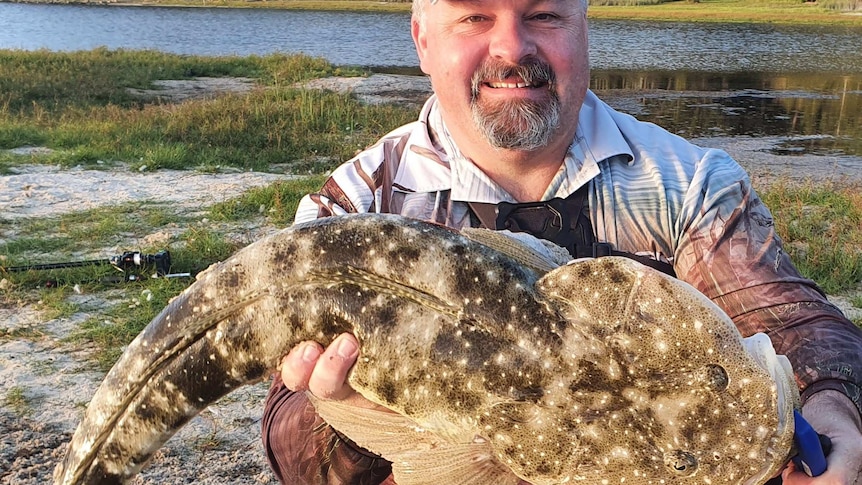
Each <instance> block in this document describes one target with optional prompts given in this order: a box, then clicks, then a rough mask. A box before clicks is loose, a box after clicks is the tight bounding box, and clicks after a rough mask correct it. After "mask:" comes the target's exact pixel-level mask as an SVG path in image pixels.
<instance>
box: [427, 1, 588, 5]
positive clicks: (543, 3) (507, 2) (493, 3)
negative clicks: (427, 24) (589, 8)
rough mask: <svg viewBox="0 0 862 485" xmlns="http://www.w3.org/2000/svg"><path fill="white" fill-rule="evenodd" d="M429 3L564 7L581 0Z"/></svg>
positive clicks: (576, 3) (436, 2)
mask: <svg viewBox="0 0 862 485" xmlns="http://www.w3.org/2000/svg"><path fill="white" fill-rule="evenodd" d="M428 3H430V4H431V5H435V4H438V3H439V4H449V5H452V6H456V7H457V6H462V7H467V6H473V7H480V6H481V7H494V6H504V5H510V6H521V7H532V6H536V5H545V6H558V7H562V6H565V5H569V4H571V5H578V4H580V3H582V2H581V0H428Z"/></svg>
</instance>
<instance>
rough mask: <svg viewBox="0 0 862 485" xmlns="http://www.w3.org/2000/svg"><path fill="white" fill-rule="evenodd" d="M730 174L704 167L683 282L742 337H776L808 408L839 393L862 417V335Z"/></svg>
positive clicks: (696, 188) (681, 269)
mask: <svg viewBox="0 0 862 485" xmlns="http://www.w3.org/2000/svg"><path fill="white" fill-rule="evenodd" d="M718 170H724V171H725V173H718ZM727 171H728V169H727V168H726V167H725V168H723V169H710V168H708V167H701V169H699V173H698V174H696V176H695V180H694V182H693V183H692V188H691V190H690V191H689V193H688V195H687V201H686V205H687V206H689V207H692V209H691V212H690V214H689V217H688V218H687V220H686V223H685V225H686V227H685V229H684V231H683V236H682V237H681V241H680V244H679V246H678V253H677V254H676V262H675V263H676V269H677V274H680V275H686V276H685V278H684V279H685V280H686V281H687V282H689V283H690V284H692V285H693V286H695V287H696V288H697V289H698V290H700V291H701V292H703V293H704V294H705V295H707V296H708V297H709V298H710V299H712V300H713V301H714V302H715V303H716V304H718V305H719V306H720V307H721V308H722V309H724V310H725V312H727V313H728V315H730V317H731V318H732V319H733V320H734V322H735V323H736V324H737V326H738V327H739V329H740V331H741V332H742V334H743V335H745V336H748V335H751V334H753V333H757V332H764V333H766V334H767V335H769V336H770V338H771V339H772V342H773V344H774V346H775V348H776V351H777V352H778V353H780V354H784V355H786V356H787V357H788V359H789V360H790V362H791V364H792V365H793V368H794V371H795V374H796V379H797V382H798V384H799V386H800V389H801V390H802V398H803V402H804V400H805V399H807V398H808V397H809V396H811V395H812V394H813V393H815V392H818V391H821V390H825V389H834V390H839V391H841V392H843V393H844V394H846V395H847V396H848V397H849V398H850V399H851V400H852V401H853V402H854V404H855V405H856V407H857V408H858V409H859V410H860V413H862V400H860V390H862V330H861V329H860V328H859V327H857V326H855V325H854V324H853V323H852V322H850V321H849V320H848V319H847V318H846V317H845V316H844V315H843V314H842V313H841V311H840V310H839V309H838V308H836V307H835V306H834V305H832V304H831V303H829V301H828V300H827V299H826V297H825V296H824V294H823V292H822V291H821V290H820V289H819V288H818V287H817V285H816V284H815V283H814V282H813V281H811V280H809V279H806V278H803V277H802V276H801V275H800V273H799V272H798V271H797V269H796V268H795V267H794V266H793V264H792V263H791V261H790V258H789V257H788V255H787V253H785V252H784V251H783V250H782V247H781V241H780V239H779V237H778V235H777V234H776V233H775V226H774V224H773V219H772V215H771V214H770V212H769V210H768V209H767V208H766V206H765V205H764V204H763V202H762V201H761V200H760V198H759V197H758V196H757V194H756V193H755V192H754V190H753V189H752V187H751V184H750V182H749V179H748V177H747V176H746V175H745V173H744V172H743V171H742V169H741V168H739V167H738V166H734V167H731V169H729V171H731V172H733V171H738V172H739V173H738V174H734V173H731V174H728V173H726V172H727ZM711 179H712V180H711ZM715 179H719V180H735V181H734V182H731V183H720V182H716V181H715ZM695 207H696V209H695Z"/></svg>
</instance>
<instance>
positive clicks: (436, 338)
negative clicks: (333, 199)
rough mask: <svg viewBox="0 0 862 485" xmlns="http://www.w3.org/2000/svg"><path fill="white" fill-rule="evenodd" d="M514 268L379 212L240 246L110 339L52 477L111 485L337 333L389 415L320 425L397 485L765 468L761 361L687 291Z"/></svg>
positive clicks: (611, 276)
mask: <svg viewBox="0 0 862 485" xmlns="http://www.w3.org/2000/svg"><path fill="white" fill-rule="evenodd" d="M509 253H510V254H517V253H515V252H509ZM522 259H523V258H520V259H519V258H516V257H513V256H510V255H509V254H506V253H505V252H500V251H498V250H496V249H492V248H490V247H488V246H486V245H483V244H480V243H478V242H475V241H473V240H471V239H468V238H466V237H464V236H463V235H461V234H459V233H457V232H454V231H451V230H449V229H446V228H443V227H440V226H435V225H431V224H428V223H424V222H420V221H414V220H408V219H404V218H401V217H399V216H384V215H369V214H364V215H351V216H345V217H338V218H329V219H323V220H319V221H315V222H312V223H308V224H303V225H298V226H294V227H292V228H289V229H286V230H284V231H282V232H280V233H278V234H275V235H273V236H271V237H268V238H266V239H263V240H261V241H258V242H256V243H254V244H252V245H250V246H248V247H247V248H245V249H243V250H241V251H240V252H238V253H237V254H236V255H235V256H233V257H231V258H230V259H228V260H227V261H225V262H223V263H220V264H217V265H214V266H213V267H212V268H210V269H208V270H207V271H206V272H205V273H204V274H202V275H201V276H200V277H199V280H198V281H197V282H196V283H194V284H193V285H192V286H190V287H189V288H188V289H187V290H186V291H185V292H184V293H183V294H182V295H180V296H179V297H177V298H176V299H174V300H173V301H172V302H171V303H170V305H169V306H168V307H167V308H166V309H165V310H164V311H163V312H162V313H161V314H160V315H159V316H157V317H156V318H155V320H154V321H153V322H152V323H151V324H150V325H149V326H148V327H147V328H146V329H145V330H144V332H143V333H142V334H141V335H140V336H139V337H138V338H137V339H136V340H135V341H134V342H133V343H132V344H131V345H130V346H129V348H128V350H127V351H126V352H125V353H124V355H123V356H122V357H121V359H120V360H119V362H118V363H117V364H116V365H115V367H114V369H112V370H111V372H110V373H109V374H108V376H107V377H106V379H105V381H104V383H103V384H102V386H101V387H100V389H99V390H98V391H97V393H96V395H95V396H94V398H93V400H92V402H91V404H90V406H89V408H88V410H87V413H86V416H85V417H84V420H83V422H82V423H81V425H80V426H79V428H78V431H77V432H76V433H75V436H74V438H73V440H72V443H71V445H70V447H69V449H68V452H67V456H66V458H65V460H64V462H63V463H61V464H60V465H59V466H58V469H57V471H56V473H55V475H56V477H55V479H56V483H58V484H69V483H122V482H124V481H125V480H127V479H128V478H130V477H131V476H133V475H134V474H136V473H137V472H138V471H139V470H140V468H141V467H142V466H143V465H144V464H145V463H146V461H147V460H148V459H149V458H150V457H151V455H152V454H153V453H154V452H155V451H156V450H157V449H158V448H159V447H160V446H161V444H162V443H164V441H166V440H167V439H168V438H169V437H170V436H171V435H172V434H173V433H174V432H175V431H176V430H177V429H179V428H180V427H181V426H182V425H183V424H184V423H186V422H187V421H188V420H189V419H190V418H191V417H192V416H194V415H195V414H197V413H198V412H199V411H200V410H202V409H203V408H205V407H206V406H207V405H208V404H210V403H212V402H214V401H215V400H217V399H218V398H219V397H221V396H223V395H225V394H227V393H228V392H230V391H231V390H233V389H235V388H237V387H239V386H242V385H245V384H248V383H251V382H256V381H259V380H260V379H262V378H265V377H267V376H268V375H269V373H270V372H271V371H272V370H273V369H274V368H275V367H276V365H277V364H278V362H279V360H280V358H281V357H282V356H283V355H284V354H285V353H286V351H287V350H289V349H290V348H291V347H292V346H293V345H294V344H296V343H298V342H299V341H301V340H308V339H314V340H317V341H319V342H321V343H324V344H326V343H328V342H330V341H331V340H332V338H333V337H335V336H336V335H338V334H339V333H341V332H344V331H350V332H353V333H354V334H355V335H356V336H357V338H358V339H359V341H360V344H361V354H360V358H359V361H358V363H357V365H356V366H355V367H354V369H353V371H352V374H351V376H350V382H351V384H352V385H353V386H354V387H355V388H356V389H357V390H358V391H360V392H361V393H362V394H363V395H365V396H366V397H367V398H369V399H371V400H372V401H375V402H377V403H380V404H383V405H384V406H386V407H388V408H390V409H392V410H395V411H397V413H398V415H397V416H392V417H386V416H381V415H373V414H372V415H371V417H369V416H368V415H366V414H363V413H362V412H360V411H356V412H355V413H354V412H352V411H351V409H349V408H348V409H344V408H339V407H338V406H339V405H338V404H337V403H324V405H323V406H322V407H321V411H322V413H323V415H324V417H326V416H327V413H329V414H330V415H332V420H331V422H333V424H334V426H336V427H337V428H338V427H343V428H347V430H346V431H347V433H348V435H349V436H351V437H353V438H354V439H356V440H357V442H359V443H360V444H364V445H365V446H368V447H369V448H370V449H372V450H374V451H376V452H378V453H382V454H383V455H384V456H385V457H386V458H388V459H390V460H391V461H393V462H394V463H395V467H394V468H395V472H396V474H397V475H396V479H397V480H398V482H399V484H402V485H409V484H419V483H430V482H432V481H433V482H434V483H465V484H466V483H476V484H486V483H490V482H491V481H492V480H493V481H496V482H499V483H501V484H502V483H513V482H514V481H516V480H517V477H521V478H523V479H525V480H527V481H529V482H531V483H534V484H535V485H545V484H557V483H568V482H576V481H584V482H585V483H596V484H611V483H612V484H618V483H626V484H628V483H636V484H648V483H652V484H663V483H681V484H695V483H705V484H714V483H762V482H764V481H765V480H766V478H768V476H769V475H770V474H771V473H773V472H774V471H776V470H777V469H778V468H779V467H780V466H781V465H783V463H784V462H785V460H786V459H787V456H788V454H789V451H790V446H791V440H792V421H791V420H790V419H789V418H788V419H782V418H781V417H782V416H788V415H789V414H790V413H789V412H788V409H790V408H791V407H792V406H793V405H794V404H795V402H796V399H797V398H796V395H795V392H796V391H795V388H794V386H793V383H792V381H790V380H789V377H788V376H787V373H786V369H785V368H783V367H781V366H774V367H777V368H778V369H777V370H776V369H775V368H773V369H772V372H773V373H774V374H776V375H777V376H778V377H777V379H778V383H776V380H775V378H773V377H771V376H770V374H769V372H767V371H766V370H764V368H763V367H764V366H768V365H769V364H758V363H757V362H756V361H755V359H754V358H753V357H752V354H751V353H749V352H746V349H745V347H744V342H743V339H742V338H741V337H740V335H739V333H738V332H737V331H736V328H735V327H734V326H733V323H732V322H731V321H730V320H729V319H728V318H727V317H726V316H725V315H724V314H723V313H722V312H721V311H720V310H719V309H718V308H717V307H716V306H714V305H713V304H712V303H711V302H709V301H708V300H707V299H706V298H704V297H703V296H701V295H700V294H699V293H697V292H696V291H695V290H694V289H692V288H691V287H689V286H688V285H685V284H684V283H681V282H679V281H676V280H673V279H671V278H668V277H666V276H664V275H661V274H659V273H657V272H655V271H653V270H650V269H648V268H646V267H644V266H641V265H640V264H638V263H635V262H633V261H630V260H627V259H623V258H600V259H597V260H585V261H580V262H575V263H572V264H570V265H567V266H563V267H560V268H557V269H554V270H552V271H550V272H548V273H547V274H544V273H543V271H541V270H537V269H531V268H532V267H533V266H534V265H528V264H524V263H523V261H522ZM760 343H762V342H760ZM764 348H766V350H763V349H764ZM758 349H760V350H757V351H755V352H754V353H755V354H757V353H765V354H768V353H769V351H770V350H771V346H769V345H768V342H767V344H766V345H765V346H763V345H760V346H759V347H758ZM770 358H771V359H772V361H775V357H774V355H772V356H769V355H766V357H763V360H764V362H768V361H769V359H770ZM327 404H329V405H330V406H329V407H327ZM333 409H335V410H336V411H335V412H333V411H332V410H333ZM363 420H364V421H363ZM387 420H389V421H387ZM390 421H391V422H390ZM339 423H340V424H339ZM375 429H376V430H379V431H380V433H377V435H376V436H372V435H374V434H375V433H374V430H375ZM386 430H388V431H390V432H391V433H389V434H387V433H386V432H384V431H386ZM441 474H442V475H441ZM471 480H472V481H471Z"/></svg>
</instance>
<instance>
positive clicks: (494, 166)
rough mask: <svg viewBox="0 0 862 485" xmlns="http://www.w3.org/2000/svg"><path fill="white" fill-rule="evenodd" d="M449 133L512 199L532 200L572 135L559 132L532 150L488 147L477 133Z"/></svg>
mask: <svg viewBox="0 0 862 485" xmlns="http://www.w3.org/2000/svg"><path fill="white" fill-rule="evenodd" d="M575 126H576V125H575ZM452 136H453V138H454V140H455V143H456V144H457V145H458V148H459V149H460V150H461V153H462V154H463V155H464V156H466V157H467V158H469V159H470V160H471V161H472V162H473V164H474V165H476V166H477V167H479V169H480V170H482V171H483V172H485V174H486V175H488V177H489V178H490V179H491V180H493V181H494V182H495V183H497V184H498V185H499V186H500V187H502V188H503V190H505V191H506V192H508V193H509V194H510V195H511V196H512V197H514V198H515V200H517V201H518V202H535V201H538V200H540V199H541V197H542V195H544V193H545V191H546V190H547V188H548V185H550V183H551V181H552V180H553V179H554V177H555V176H556V174H557V172H558V171H559V169H560V166H561V165H562V164H563V163H564V160H565V157H566V153H567V152H568V149H569V145H571V142H572V140H573V139H574V136H575V134H574V133H561V134H560V135H559V136H557V137H555V138H554V140H553V141H552V142H551V143H549V144H548V145H547V146H544V147H542V148H540V149H538V150H531V151H524V150H506V149H500V148H494V147H491V146H490V145H488V144H487V143H486V142H485V140H484V138H483V137H482V135H480V134H479V133H473V134H472V136H467V137H459V136H458V135H457V134H456V133H454V132H453V133H452ZM462 138H463V139H462Z"/></svg>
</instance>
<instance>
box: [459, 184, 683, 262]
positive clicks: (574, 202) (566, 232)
mask: <svg viewBox="0 0 862 485" xmlns="http://www.w3.org/2000/svg"><path fill="white" fill-rule="evenodd" d="M588 188H589V184H585V185H584V186H583V187H581V188H580V189H578V190H577V191H575V192H574V193H572V194H571V195H569V196H568V197H566V198H565V199H562V198H559V197H555V198H553V199H551V200H546V201H543V202H525V203H519V204H514V203H511V202H500V203H497V204H489V203H482V202H468V203H467V204H468V205H469V207H470V210H471V211H472V212H473V215H474V216H475V219H476V222H477V224H476V225H477V226H478V227H484V228H486V229H494V230H508V231H512V232H523V233H527V234H530V235H532V236H535V237H537V238H540V239H545V240H547V241H551V242H553V243H554V244H557V245H558V246H562V247H564V248H565V249H566V250H567V251H568V252H569V254H571V255H572V257H573V258H576V259H577V258H599V257H602V256H623V257H626V258H630V259H633V260H635V261H638V262H639V263H642V264H644V265H646V266H650V267H652V268H655V269H657V270H659V271H661V272H663V273H666V274H669V275H671V276H673V277H674V278H675V277H676V272H675V271H674V270H673V266H672V265H671V264H669V263H666V262H664V261H658V260H655V259H652V258H648V257H646V256H640V255H637V254H634V253H627V252H624V251H617V250H615V249H614V248H613V247H612V246H611V245H610V244H609V243H604V242H597V241H596V237H595V235H594V234H593V225H592V221H591V220H590V208H589V194H588Z"/></svg>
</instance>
